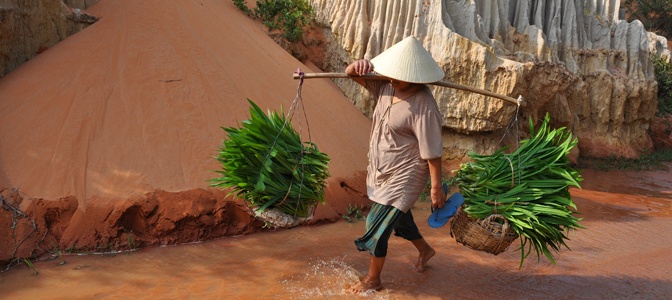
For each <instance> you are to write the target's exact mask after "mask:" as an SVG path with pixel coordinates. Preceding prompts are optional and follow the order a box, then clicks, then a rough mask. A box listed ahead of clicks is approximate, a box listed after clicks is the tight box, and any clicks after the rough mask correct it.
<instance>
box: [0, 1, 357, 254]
mask: <svg viewBox="0 0 672 300" xmlns="http://www.w3.org/2000/svg"><path fill="white" fill-rule="evenodd" d="M87 12H88V13H90V14H92V15H95V16H98V17H100V18H101V20H100V21H98V22H97V23H95V24H94V25H92V26H90V27H89V28H87V29H85V30H83V31H82V32H79V33H77V34H75V35H73V36H71V37H69V38H67V39H65V40H64V41H62V42H61V43H59V44H58V45H56V46H54V47H52V48H51V49H49V50H47V51H45V52H44V53H42V54H40V55H38V56H37V57H35V58H34V59H32V60H30V61H28V62H26V63H25V64H24V65H22V66H21V67H19V68H18V69H16V70H14V71H13V72H11V73H10V74H8V75H7V76H5V77H4V78H2V79H0V101H1V105H0V115H1V116H2V123H3V125H2V126H0V141H2V144H1V145H0V170H1V172H0V188H2V189H4V191H3V192H2V195H3V196H4V197H6V198H9V200H8V201H10V202H11V201H13V202H11V203H13V204H14V205H15V206H16V208H18V209H20V210H22V211H24V212H27V213H28V214H29V215H30V216H31V218H35V219H36V220H37V221H36V223H37V224H38V225H37V227H36V228H35V229H30V228H31V227H32V226H29V225H28V222H27V221H26V220H27V219H23V220H24V221H23V222H24V223H25V224H24V225H21V226H19V227H26V228H24V229H25V230H24V231H23V232H21V231H20V230H19V229H20V228H19V229H17V231H16V232H12V230H11V229H10V226H9V224H10V223H11V222H12V218H13V217H12V216H11V213H10V211H8V210H0V227H2V228H0V240H2V242H1V243H2V245H0V261H2V260H4V259H9V258H11V257H12V255H13V256H14V257H25V256H28V255H29V253H30V251H31V250H32V249H34V248H36V247H35V246H36V245H38V244H40V243H42V245H43V246H42V247H41V248H42V249H45V248H46V249H49V248H52V247H51V244H50V243H51V242H52V241H59V240H60V241H61V243H60V244H59V245H58V246H59V247H73V246H74V247H77V248H82V249H84V248H87V247H89V248H90V247H96V246H98V247H100V246H101V245H107V244H112V243H113V242H114V241H117V242H118V240H129V238H128V237H125V235H128V234H131V235H133V239H135V241H136V242H137V243H138V244H136V246H138V245H148V244H156V243H171V242H184V241H188V240H196V239H203V238H212V237H216V236H217V235H225V234H232V233H233V234H240V233H244V232H249V231H251V230H253V229H254V228H258V227H259V226H258V225H259V224H257V225H254V226H251V224H252V223H253V220H252V219H251V218H250V217H249V215H247V214H246V213H245V211H244V208H243V207H242V206H241V205H240V202H232V203H233V204H235V205H232V204H227V203H226V202H227V201H235V200H234V199H230V198H228V199H226V198H225V197H224V195H225V193H223V192H221V191H217V190H213V189H210V188H208V185H209V183H208V179H211V178H213V177H214V176H215V175H216V174H215V173H214V172H213V170H216V169H219V168H221V166H220V165H219V164H218V162H217V161H216V160H215V159H214V156H215V155H216V152H217V149H218V148H219V146H220V144H221V141H222V139H223V138H224V137H225V136H226V135H225V132H224V131H223V130H222V129H221V128H220V127H221V126H236V125H237V124H238V122H239V121H242V120H244V119H246V118H247V117H248V115H249V112H248V103H247V101H246V98H250V99H252V100H253V101H255V102H256V103H257V104H258V105H259V106H260V107H262V108H266V109H273V110H277V109H279V108H280V107H281V106H283V107H284V108H285V109H288V108H289V106H290V104H291V102H292V100H294V97H295V95H296V92H297V84H298V82H297V81H296V80H294V79H292V73H293V72H294V71H295V70H296V69H297V67H300V68H302V69H304V70H307V67H306V66H304V65H302V64H301V63H300V62H299V61H297V60H296V59H294V58H293V57H292V56H291V55H289V54H288V53H286V52H285V51H284V50H283V49H282V48H280V47H279V46H278V45H276V44H275V43H274V42H273V41H272V40H271V38H269V37H268V36H267V35H266V33H265V32H264V28H263V26H262V25H260V24H258V23H255V21H253V20H250V19H249V18H248V17H247V16H245V15H244V14H243V13H242V12H240V11H239V10H238V9H237V8H236V7H235V6H234V5H233V3H232V2H231V1H218V0H199V1H158V0H152V1H130V0H124V1H122V0H119V1H105V0H102V1H100V3H98V4H97V5H95V6H93V7H91V8H90V9H89V10H88V11H87ZM303 98H304V99H303V101H304V104H305V109H306V114H307V116H308V121H309V125H310V131H311V132H310V133H311V137H312V140H313V142H315V143H317V144H318V146H319V147H320V150H322V151H324V152H326V153H327V154H329V155H330V157H331V160H332V161H331V165H330V172H331V175H332V177H331V179H330V181H329V183H328V190H327V201H328V205H326V206H319V207H318V211H317V216H316V220H315V222H321V221H324V220H329V219H332V220H333V219H336V218H338V217H339V215H338V213H343V212H345V209H346V208H347V203H353V202H360V201H364V197H362V193H361V192H358V191H364V190H365V186H364V177H363V175H364V173H365V169H366V147H367V135H368V131H369V126H370V122H369V120H368V119H367V118H366V117H365V116H363V115H362V114H361V113H360V112H359V111H358V110H357V109H356V108H355V107H354V106H353V105H352V104H351V103H350V102H349V100H348V99H346V98H345V97H344V96H343V94H342V93H341V92H340V91H339V90H338V89H336V88H335V87H334V86H333V85H332V84H330V82H328V81H327V80H324V79H322V80H318V79H313V80H310V81H307V82H306V83H305V84H304V87H303ZM294 126H295V128H297V130H298V127H299V124H297V123H295V124H294ZM302 128H303V137H304V139H307V131H306V129H307V126H306V124H305V123H304V124H303V125H302ZM15 188H19V191H20V193H14V194H13V195H12V190H13V189H15ZM10 196H11V197H10ZM20 199H23V200H20ZM19 203H20V204H19ZM362 203H363V202H362ZM48 212H49V213H48ZM180 226H182V227H183V228H179V227H180ZM185 226H186V227H185ZM255 226H256V227H255ZM185 228H190V229H193V230H185ZM199 228H200V229H199ZM202 228H206V229H202ZM208 228H209V229H208ZM199 230H200V231H199ZM208 230H210V232H201V231H208ZM180 235H181V236H180ZM13 236H16V238H12V237H13ZM24 236H27V238H26V240H25V242H23V244H21V243H20V241H21V239H22V238H23V237H24ZM117 244H119V243H117ZM44 245H47V246H46V247H45V246H44ZM15 251H16V252H15Z"/></svg>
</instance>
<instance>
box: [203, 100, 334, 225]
mask: <svg viewBox="0 0 672 300" xmlns="http://www.w3.org/2000/svg"><path fill="white" fill-rule="evenodd" d="M248 102H249V103H250V105H251V107H250V119H248V120H246V121H243V122H242V127H240V128H235V127H222V129H223V130H224V131H226V133H227V134H228V139H224V141H223V143H222V147H221V148H220V149H219V155H218V157H217V160H218V161H219V162H220V163H221V164H222V170H219V171H215V172H217V173H219V174H220V175H221V176H220V177H218V178H214V179H212V180H211V182H212V184H211V185H212V186H215V187H220V188H222V189H229V188H230V189H231V193H230V194H235V195H236V196H237V197H240V198H243V199H244V200H245V201H247V202H248V203H249V204H251V206H253V207H256V208H257V212H263V211H264V210H266V209H268V208H277V209H279V210H281V211H282V212H284V213H286V214H289V215H292V216H297V217H306V216H308V215H309V214H310V213H311V212H312V210H311V209H312V207H314V205H315V204H316V203H324V188H325V185H326V179H327V178H328V177H329V170H328V164H329V156H328V155H327V154H325V153H322V152H320V151H319V150H318V148H317V145H315V144H314V143H312V142H302V141H301V137H300V135H299V134H298V133H297V132H296V131H295V130H294V129H293V128H292V125H291V122H290V121H289V119H287V118H286V117H285V116H283V114H282V111H281V113H280V114H278V113H277V112H269V113H268V115H266V114H264V112H263V111H262V110H261V108H259V106H257V105H256V104H255V103H254V102H252V100H250V99H248Z"/></svg>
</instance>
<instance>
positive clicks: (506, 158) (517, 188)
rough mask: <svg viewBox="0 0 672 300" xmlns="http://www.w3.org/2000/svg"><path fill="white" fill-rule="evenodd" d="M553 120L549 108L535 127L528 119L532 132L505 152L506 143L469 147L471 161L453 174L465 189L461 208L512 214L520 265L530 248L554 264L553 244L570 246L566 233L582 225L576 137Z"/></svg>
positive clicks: (479, 215) (482, 214)
mask: <svg viewBox="0 0 672 300" xmlns="http://www.w3.org/2000/svg"><path fill="white" fill-rule="evenodd" d="M549 122H550V117H549V115H548V114H547V115H546V117H545V118H544V121H543V122H542V124H541V126H540V128H539V129H538V130H537V131H536V132H535V130H534V125H533V123H532V120H530V134H531V137H530V138H529V139H527V140H523V141H521V142H520V147H519V148H518V149H517V150H516V151H514V152H513V153H511V154H506V153H504V151H505V150H506V147H505V148H502V149H499V150H498V151H496V152H495V153H494V154H492V155H479V154H476V153H473V152H471V153H469V156H470V157H471V159H472V161H470V162H467V163H464V164H462V166H461V168H460V170H458V171H457V174H456V175H455V177H454V178H453V179H452V180H451V184H453V185H457V186H458V187H459V188H460V192H461V193H462V194H463V195H464V197H465V202H464V206H463V209H464V211H465V212H466V213H467V214H468V215H469V216H470V217H472V218H476V219H485V218H486V217H488V216H490V215H492V214H500V215H502V216H504V217H505V218H506V219H507V220H508V222H509V224H510V225H511V226H512V228H513V230H514V231H515V232H516V233H517V234H518V235H519V236H520V242H521V245H520V249H521V260H520V266H522V265H523V262H524V260H525V258H526V257H527V256H528V255H529V254H530V252H531V249H534V251H535V252H536V254H537V260H539V259H540V257H541V254H543V255H544V256H546V257H547V258H548V259H549V260H550V261H551V262H552V263H553V264H555V259H554V258H553V253H552V252H551V250H554V251H556V252H557V251H559V250H560V247H561V246H565V247H567V249H569V247H568V246H567V244H566V243H565V240H568V238H567V235H566V233H567V232H568V231H569V230H571V229H577V228H584V227H583V226H581V225H580V224H579V221H580V220H581V219H579V218H576V217H575V214H577V212H576V205H575V204H574V202H573V201H572V198H571V195H570V193H569V188H570V187H578V188H580V185H579V182H581V181H582V178H581V175H580V174H579V172H578V171H576V170H574V169H573V168H572V167H571V166H570V162H569V159H568V157H567V155H568V153H569V151H570V150H571V149H572V148H573V147H574V146H575V145H576V144H577V143H578V140H577V139H576V138H572V134H571V132H570V131H569V130H567V129H566V128H564V127H563V128H558V129H551V128H550V126H549ZM526 246H527V251H526Z"/></svg>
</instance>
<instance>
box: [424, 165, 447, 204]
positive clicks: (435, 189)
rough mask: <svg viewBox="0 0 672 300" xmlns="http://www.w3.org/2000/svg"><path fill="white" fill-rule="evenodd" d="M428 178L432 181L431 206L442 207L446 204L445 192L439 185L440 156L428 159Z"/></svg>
mask: <svg viewBox="0 0 672 300" xmlns="http://www.w3.org/2000/svg"><path fill="white" fill-rule="evenodd" d="M427 164H428V165H429V180H430V182H431V183H432V189H431V192H430V196H431V197H432V207H433V208H435V207H438V208H442V207H443V205H444V204H446V193H444V192H443V188H442V187H441V158H440V157H438V158H433V159H428V160H427Z"/></svg>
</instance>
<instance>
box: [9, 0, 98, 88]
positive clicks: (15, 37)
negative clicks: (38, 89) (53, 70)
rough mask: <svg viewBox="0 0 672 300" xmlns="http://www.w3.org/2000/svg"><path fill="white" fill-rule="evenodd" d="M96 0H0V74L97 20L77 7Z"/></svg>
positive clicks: (86, 5) (88, 4)
mask: <svg viewBox="0 0 672 300" xmlns="http://www.w3.org/2000/svg"><path fill="white" fill-rule="evenodd" d="M96 2H98V0H66V1H65V2H64V1H63V0H30V1H26V0H3V1H0V77H2V76H4V75H5V74H7V73H9V72H10V71H12V70H14V69H15V68H17V67H18V66H19V65H21V64H22V63H24V62H25V61H27V60H29V59H31V58H32V57H34V56H35V55H38V54H40V53H42V52H44V51H46V50H47V49H49V48H50V47H52V46H53V45H55V44H56V43H58V42H60V41H62V40H63V39H65V38H66V37H68V36H70V35H72V34H74V33H77V32H78V31H80V30H82V29H84V28H85V27H86V26H88V25H90V24H93V23H95V22H96V21H98V18H96V17H95V16H91V15H89V14H87V13H85V12H83V11H82V10H81V9H84V8H86V7H89V6H91V5H93V4H95V3H96Z"/></svg>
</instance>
